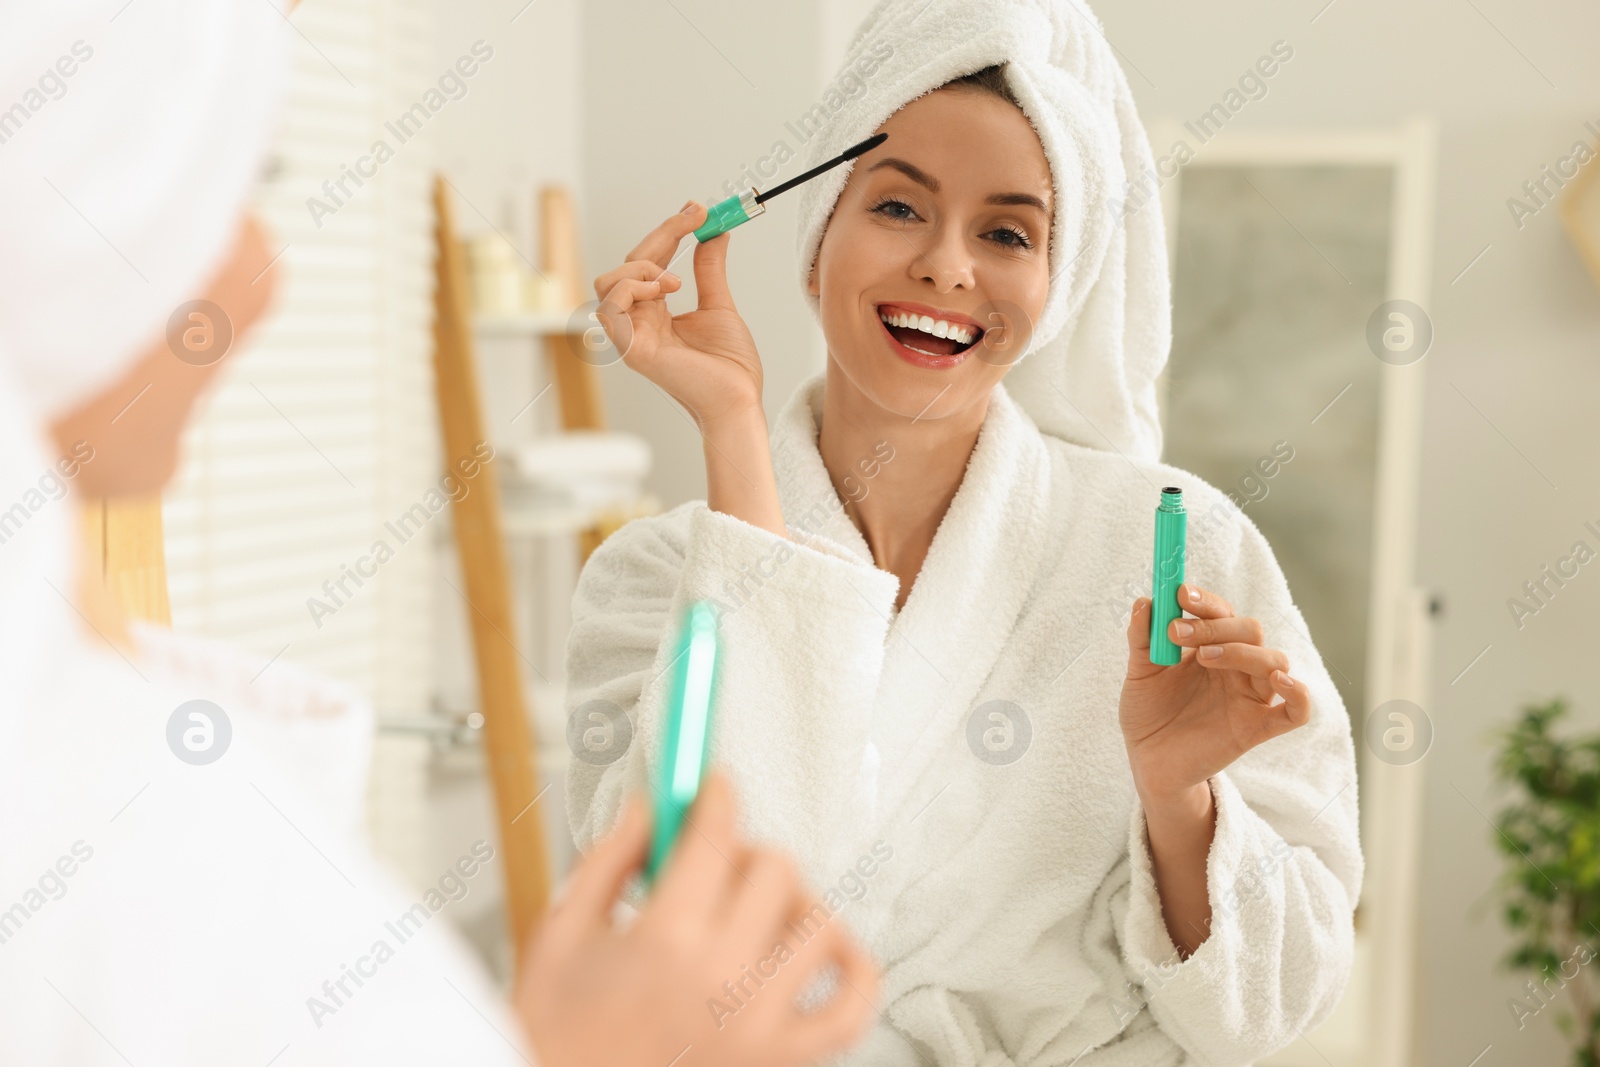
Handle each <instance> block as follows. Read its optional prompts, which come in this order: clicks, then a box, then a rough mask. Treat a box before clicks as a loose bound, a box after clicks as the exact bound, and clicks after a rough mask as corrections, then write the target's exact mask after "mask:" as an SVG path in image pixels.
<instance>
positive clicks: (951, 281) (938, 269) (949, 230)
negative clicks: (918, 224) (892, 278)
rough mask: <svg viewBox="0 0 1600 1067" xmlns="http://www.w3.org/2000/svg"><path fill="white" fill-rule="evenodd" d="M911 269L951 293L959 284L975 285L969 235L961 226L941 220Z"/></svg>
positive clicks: (919, 277) (962, 285)
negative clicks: (968, 240) (967, 235)
mask: <svg viewBox="0 0 1600 1067" xmlns="http://www.w3.org/2000/svg"><path fill="white" fill-rule="evenodd" d="M911 272H912V275H913V276H914V277H916V278H917V280H919V281H930V282H932V283H933V286H934V289H935V291H936V292H939V293H948V292H950V291H951V290H952V289H955V288H956V287H957V286H960V287H963V288H966V289H972V288H973V287H974V286H975V285H976V279H975V278H974V277H973V262H972V250H971V249H969V248H968V247H967V240H966V235H965V234H964V233H963V232H962V230H961V228H960V227H958V226H952V225H950V224H949V223H940V224H939V225H938V226H937V227H935V229H934V233H933V236H932V237H930V238H929V239H928V243H927V245H926V246H924V247H923V248H922V249H921V254H920V255H919V256H918V257H917V258H916V259H915V260H914V261H913V262H912V264H911Z"/></svg>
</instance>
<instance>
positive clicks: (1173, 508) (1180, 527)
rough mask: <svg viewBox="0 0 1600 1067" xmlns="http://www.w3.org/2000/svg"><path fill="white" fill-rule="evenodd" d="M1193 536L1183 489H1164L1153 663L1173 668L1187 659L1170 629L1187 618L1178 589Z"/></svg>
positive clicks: (1154, 578)
mask: <svg viewBox="0 0 1600 1067" xmlns="http://www.w3.org/2000/svg"><path fill="white" fill-rule="evenodd" d="M1188 536H1189V513H1188V512H1186V511H1185V510H1184V509H1183V490H1182V489H1174V488H1173V487H1171V486H1168V487H1167V488H1165V489H1163V490H1161V503H1160V505H1159V506H1158V507H1157V508H1156V551H1155V563H1154V567H1153V573H1152V574H1151V577H1150V597H1151V604H1150V662H1151V663H1160V664H1162V665H1163V666H1167V667H1170V666H1172V665H1173V664H1175V663H1177V662H1178V661H1179V660H1180V659H1182V658H1183V649H1182V647H1180V646H1179V645H1175V644H1173V643H1172V638H1170V637H1168V636H1167V627H1168V626H1169V625H1170V624H1171V623H1172V620H1173V619H1177V618H1181V617H1182V616H1183V609H1182V608H1180V607H1179V606H1178V586H1180V585H1182V584H1183V552H1184V544H1185V542H1186V541H1187V540H1188Z"/></svg>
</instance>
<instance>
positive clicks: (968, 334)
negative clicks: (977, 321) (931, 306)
mask: <svg viewBox="0 0 1600 1067" xmlns="http://www.w3.org/2000/svg"><path fill="white" fill-rule="evenodd" d="M878 317H879V318H880V319H882V320H883V321H884V322H886V323H888V324H889V325H890V326H902V327H906V328H908V329H912V330H921V331H922V332H923V333H925V334H928V335H930V336H932V337H948V338H952V339H953V340H955V341H956V342H957V343H958V344H963V345H964V344H970V343H971V342H972V338H973V337H974V332H973V329H972V327H970V326H961V325H958V324H956V323H953V322H949V321H947V320H945V319H934V318H932V317H931V316H928V315H912V314H909V313H907V312H892V313H891V312H885V311H880V312H878ZM918 351H921V350H920V349H919V350H918Z"/></svg>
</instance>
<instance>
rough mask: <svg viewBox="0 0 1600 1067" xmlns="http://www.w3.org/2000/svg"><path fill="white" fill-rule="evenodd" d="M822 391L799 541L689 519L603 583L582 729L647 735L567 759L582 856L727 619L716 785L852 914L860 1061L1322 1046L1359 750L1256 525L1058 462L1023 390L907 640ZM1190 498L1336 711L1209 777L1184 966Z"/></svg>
mask: <svg viewBox="0 0 1600 1067" xmlns="http://www.w3.org/2000/svg"><path fill="white" fill-rule="evenodd" d="M822 381H823V379H822V377H821V376H820V375H819V376H818V377H815V378H813V379H811V380H810V381H808V382H807V383H805V384H804V385H803V386H802V387H801V388H800V389H799V390H798V391H797V392H796V394H795V396H794V397H793V398H792V399H791V400H790V402H789V404H788V405H787V406H786V407H785V409H784V411H783V413H782V414H781V416H780V418H779V420H778V421H777V423H776V424H775V426H774V428H773V460H774V468H775V472H776V474H777V478H778V487H779V494H780V499H781V503H782V506H783V513H784V516H785V519H786V522H787V524H788V526H789V529H790V532H791V534H792V535H793V538H794V539H793V540H792V541H791V540H786V539H783V538H780V537H778V536H776V535H775V534H772V533H770V532H768V531H766V530H763V529H760V528H758V527H755V526H752V525H750V524H748V523H745V522H742V521H740V520H739V519H736V518H733V517H731V516H729V515H725V514H722V513H721V512H716V511H712V510H710V509H708V508H707V507H706V505H705V504H704V502H702V501H691V502H690V503H688V504H684V505H682V506H680V507H678V508H675V509H673V510H671V511H669V512H667V513H665V514H663V515H659V516H653V517H650V518H646V519H640V520H636V521H634V522H632V523H630V524H628V525H626V526H624V527H623V528H622V529H620V530H619V531H618V532H617V533H615V534H613V535H612V536H611V537H610V538H609V539H607V540H606V541H605V542H604V543H602V544H601V545H600V547H599V548H598V549H597V550H596V551H595V552H594V554H593V555H592V556H591V557H590V560H589V563H588V565H587V566H586V567H585V569H584V571H583V574H582V577H581V578H580V580H579V584H578V590H577V593H576V596H575V598H574V602H573V627H572V633H571V638H570V641H569V644H568V649H567V664H568V678H569V691H568V698H567V700H568V703H567V710H568V713H569V715H572V714H576V716H577V718H578V719H580V720H582V721H584V722H587V721H588V717H589V716H591V715H593V714H595V713H596V712H597V709H598V710H599V711H608V710H609V709H608V708H607V707H606V705H604V704H595V703H592V702H595V701H605V702H609V704H610V706H611V707H612V708H614V709H616V711H618V712H622V713H625V714H626V716H627V721H628V722H629V723H631V727H632V738H631V741H630V742H629V743H628V745H627V747H626V749H625V751H623V752H622V753H620V755H618V756H617V757H616V758H614V759H613V761H612V762H610V763H608V764H607V763H601V762H600V761H598V760H597V761H592V762H591V761H586V760H579V761H575V762H574V763H573V764H572V767H571V773H570V774H569V777H568V794H567V795H568V810H569V815H570V818H571V822H572V828H573V834H574V837H575V838H576V839H577V842H578V844H579V846H580V847H581V848H587V847H588V846H589V844H590V843H591V842H592V841H593V840H594V838H595V836H596V835H598V834H599V833H601V832H602V831H604V830H605V829H606V828H608V827H609V826H610V825H611V824H612V823H613V821H614V820H615V818H616V816H617V813H618V810H619V806H620V804H621V801H622V799H623V797H624V796H625V795H626V794H627V792H629V791H630V790H639V789H643V788H644V787H645V786H644V783H645V782H646V780H647V775H648V774H650V773H652V771H653V769H654V766H655V764H656V763H657V761H658V757H659V746H660V744H661V723H662V708H663V703H664V698H665V692H666V689H667V682H668V677H669V674H670V672H669V671H668V670H667V668H668V666H669V665H670V661H671V658H672V647H671V646H672V641H671V640H670V632H669V631H670V630H671V628H672V626H673V624H674V621H675V620H676V619H677V618H678V613H679V612H680V611H681V610H682V608H683V606H684V605H685V603H687V602H688V601H689V600H691V599H698V598H705V597H710V598H715V599H717V600H719V601H720V602H721V603H722V605H723V622H722V633H723V635H724V646H723V647H724V649H725V660H724V661H723V667H722V671H721V677H720V682H719V686H720V688H719V693H718V702H717V710H716V716H717V719H716V725H715V729H714V735H713V743H712V745H713V760H714V762H715V763H717V764H718V765H719V766H721V767H722V768H724V769H725V770H726V771H727V772H728V773H729V775H730V776H731V777H732V779H733V781H734V784H735V787H736V788H737V790H738V794H739V797H740V801H741V810H742V813H743V818H744V822H745V825H744V829H745V830H746V831H747V832H748V833H750V834H751V835H753V836H754V837H755V838H756V839H758V840H762V841H766V842H771V843H775V844H778V845H781V846H783V847H785V848H788V849H790V850H791V851H792V852H793V853H794V854H795V855H796V856H797V857H798V859H799V862H800V864H801V867H802V869H803V871H804V872H805V874H806V875H807V876H808V878H809V880H810V882H811V884H812V885H813V886H814V887H815V888H816V889H817V891H818V892H819V893H826V892H827V891H830V890H831V891H833V892H834V894H835V897H834V899H835V901H836V902H837V903H839V904H840V909H839V911H838V915H839V921H844V922H846V923H848V924H849V925H850V927H851V928H852V929H853V930H854V931H855V932H856V933H857V934H858V935H859V936H860V937H861V938H862V939H863V940H864V941H865V943H866V945H867V947H868V948H869V949H870V950H871V951H872V953H873V954H874V955H875V956H876V957H877V959H878V960H879V961H880V962H881V963H882V965H883V966H884V968H885V979H884V985H883V991H882V1008H883V1015H882V1019H881V1022H880V1023H879V1025H878V1026H876V1027H875V1028H874V1030H873V1031H872V1032H871V1034H870V1036H869V1037H868V1038H867V1040H866V1042H865V1044H864V1045H862V1046H861V1047H860V1048H859V1049H858V1050H857V1051H855V1052H853V1053H851V1054H850V1055H849V1056H848V1057H847V1058H846V1060H845V1062H847V1063H849V1064H851V1065H852V1067H856V1065H860V1067H867V1065H871V1067H924V1065H926V1064H930V1063H934V1064H938V1065H939V1067H1006V1065H1011V1064H1060V1065H1065V1064H1069V1063H1071V1064H1076V1067H1175V1065H1179V1064H1200V1065H1205V1067H1232V1065H1242V1064H1248V1063H1251V1062H1253V1061H1254V1060H1255V1059H1257V1058H1259V1057H1261V1056H1263V1055H1266V1054H1267V1053H1269V1052H1271V1051H1272V1050H1274V1049H1276V1048H1279V1047H1282V1046H1284V1045H1288V1044H1290V1043H1291V1042H1293V1041H1295V1040H1296V1039H1297V1038H1298V1037H1299V1035H1300V1034H1301V1033H1302V1032H1305V1031H1309V1030H1310V1029H1311V1027H1312V1026H1314V1025H1315V1024H1316V1023H1317V1022H1319V1021H1320V1020H1322V1019H1324V1018H1326V1017H1327V1015H1328V1014H1329V1013H1330V1012H1331V1011H1332V1010H1333V1007H1334V1005H1335V1003H1336V1002H1337V1000H1338V998H1339V996H1340V993H1341V992H1342V990H1343V988H1344V985H1345V982H1346V980H1347V978H1348V975H1349V972H1350V968H1351V964H1352V957H1353V936H1354V935H1353V930H1352V922H1351V913H1352V909H1353V907H1354V902H1355V900H1356V898H1357V894H1358V893H1359V890H1360V884H1361V876H1362V858H1361V851H1360V843H1359V832H1358V820H1357V815H1356V789H1355V753H1354V749H1353V746H1352V743H1351V733H1350V724H1349V719H1348V717H1347V715H1346V712H1345V708H1344V705H1343V703H1342V701H1341V700H1340V697H1339V691H1338V690H1337V689H1336V688H1335V687H1334V684H1333V681H1332V679H1331V678H1330V677H1329V673H1328V670H1327V668H1326V667H1325V666H1324V665H1323V662H1322V659H1321V657H1320V656H1319V655H1318V653H1317V650H1316V647H1315V645H1314V644H1313V643H1312V640H1311V636H1310V634H1309V633H1308V631H1307V628H1306V623H1305V619H1304V618H1303V617H1302V616H1301V614H1300V611H1299V610H1298V608H1296V606H1295V604H1294V601H1293V599H1292V597H1291V596H1290V594H1289V589H1288V587H1287V585H1286V584H1285V582H1284V577H1283V572H1282V570H1281V569H1280V568H1279V566H1278V563H1277V560H1276V559H1275V558H1274V556H1273V553H1272V549H1271V548H1270V547H1269V546H1268V544H1267V542H1266V540H1265V539H1264V538H1263V537H1262V536H1261V533H1260V531H1258V530H1257V529H1256V527H1255V525H1254V523H1252V522H1251V521H1250V520H1249V518H1248V517H1246V516H1245V515H1244V514H1243V513H1242V512H1240V511H1239V510H1238V509H1237V508H1235V507H1233V506H1232V504H1231V503H1230V502H1229V501H1228V499H1227V497H1226V495H1225V494H1223V493H1222V492H1221V491H1220V490H1218V489H1216V488H1214V487H1213V486H1210V485H1208V484H1206V483H1205V482H1203V481H1202V480H1200V479H1199V478H1197V477H1196V476H1194V475H1193V474H1191V473H1189V472H1187V471H1183V470H1179V469H1177V468H1174V467H1171V466H1168V465H1166V464H1162V463H1158V462H1153V461H1147V460H1141V459H1134V458H1131V457H1127V458H1125V457H1123V456H1119V455H1117V454H1116V453H1115V452H1112V451H1109V450H1106V449H1091V448H1084V447H1081V446H1079V445H1075V444H1071V443H1068V442H1065V441H1061V440H1059V439H1057V438H1053V437H1049V436H1047V435H1044V434H1041V433H1040V432H1039V430H1038V428H1037V427H1036V426H1035V425H1034V423H1033V422H1032V420H1031V419H1030V418H1029V417H1028V416H1027V414H1026V413H1025V412H1024V411H1023V410H1022V409H1021V408H1020V406H1019V405H1018V404H1017V403H1016V402H1015V401H1014V400H1013V399H1012V397H1011V395H1010V393H1009V392H1008V390H1007V389H1006V388H1005V387H1004V385H1002V386H1000V387H997V388H996V390H995V392H994V395H993V397H992V398H991V400H990V405H989V411H988V413H987V416H986V419H985V422H984V425H983V429H982V431H981V433H980V435H979V438H978V442H977V445H976V447H975V449H974V450H973V454H972V458H971V460H970V463H969V466H968V468H967V473H966V476H965V477H964V479H963V480H962V483H961V486H960V489H959V490H958V491H957V493H956V495H955V497H954V499H953V500H952V502H951V505H950V509H949V511H948V513H947V514H946V515H945V517H944V520H943V522H942V523H941V525H940V526H939V529H938V532H937V534H936V535H935V537H934V540H933V543H932V545H931V546H930V548H929V552H928V556H927V559H926V561H925V562H924V563H923V567H922V571H921V573H920V574H919V575H918V577H917V580H916V584H915V586H914V587H913V589H912V591H911V595H910V597H909V598H908V599H907V601H906V603H905V605H904V607H903V608H902V609H901V610H900V611H899V612H896V611H895V610H894V602H895V597H896V592H897V590H898V586H899V581H898V579H897V578H896V577H895V576H894V575H893V574H890V573H888V572H886V571H882V570H879V569H877V568H876V567H875V566H874V565H873V562H872V556H871V553H870V551H869V550H868V548H867V545H866V542H865V541H864V540H863V539H862V537H861V534H860V533H859V532H858V531H857V530H856V528H855V526H854V525H852V524H851V522H850V519H849V518H848V517H847V516H846V515H845V514H844V511H843V504H842V503H841V501H840V499H839V497H838V494H837V493H836V492H835V490H834V488H833V484H832V482H831V480H830V479H829V476H828V473H827V470H826V469H825V468H824V466H823V463H822V457H821V455H820V454H819V452H818V449H817V440H816V438H817V415H818V414H819V413H820V410H821V401H822ZM891 450H892V442H891ZM881 458H882V457H880V459H881ZM888 462H890V463H893V462H895V461H894V460H893V459H892V458H890V459H889V460H888ZM1166 485H1180V486H1182V487H1183V488H1184V495H1185V497H1186V499H1187V501H1188V505H1189V508H1190V510H1191V518H1190V534H1189V553H1188V573H1189V575H1190V577H1191V578H1192V579H1193V580H1194V581H1195V582H1196V583H1197V584H1199V585H1202V586H1204V587H1206V588H1209V589H1212V590H1215V591H1216V592H1217V593H1218V594H1220V595H1221V596H1223V597H1225V598H1227V599H1228V600H1230V601H1231V602H1232V603H1233V605H1234V607H1235V610H1236V611H1237V612H1238V613H1239V614H1241V615H1249V616H1253V617H1255V618H1258V619H1260V620H1261V623H1262V625H1263V627H1264V628H1265V635H1266V641H1267V643H1268V644H1269V645H1271V646H1273V647H1276V648H1280V649H1282V650H1284V651H1285V652H1286V653H1287V655H1288V657H1289V662H1290V668H1291V671H1292V672H1293V674H1294V676H1295V677H1296V678H1298V679H1300V680H1301V682H1302V683H1303V684H1304V685H1306V686H1307V687H1308V690H1309V692H1310V694H1311V698H1312V702H1313V708H1314V710H1313V713H1312V718H1311V721H1310V722H1309V723H1308V724H1307V725H1305V726H1303V727H1301V728H1300V729H1298V730H1295V731H1292V732H1291V733H1289V734H1287V735H1285V736H1282V737H1278V738H1275V739H1273V740H1271V741H1268V742H1267V743H1266V744H1264V745H1261V746H1260V747H1258V748H1256V749H1255V750H1253V751H1251V752H1249V753H1247V754H1246V755H1245V756H1244V757H1242V758H1241V759H1239V760H1238V761H1236V762H1235V763H1234V764H1233V765H1232V766H1230V767H1229V768H1227V769H1226V770H1225V771H1223V772H1222V773H1220V774H1218V775H1217V776H1216V777H1215V778H1213V779H1212V783H1211V784H1212V791H1213V794H1214V796H1215V798H1216V807H1217V822H1216V835H1215V840H1214V844H1213V846H1212V849H1211V853H1210V857H1209V859H1208V864H1207V878H1208V882H1209V886H1210V890H1211V902H1212V910H1213V916H1214V925H1213V927H1212V930H1211V933H1210V936H1209V938H1208V939H1207V940H1206V941H1205V943H1204V944H1203V945H1202V946H1201V947H1200V949H1199V950H1198V951H1197V952H1196V953H1195V954H1194V955H1193V956H1191V957H1190V958H1189V959H1188V960H1186V961H1183V962H1181V963H1180V962H1178V960H1177V957H1176V949H1175V948H1174V947H1173V944H1172V942H1171V939H1170V938H1169V936H1168V933H1167V929H1166V925H1165V923H1164V921H1163V919H1162V915H1161V905H1160V899H1159V897H1158V896H1157V894H1156V891H1155V888H1154V884H1153V882H1152V880H1151V875H1150V855H1149V849H1148V845H1147V844H1146V841H1145V833H1144V822H1143V813H1142V810H1141V808H1140V807H1139V805H1138V801H1137V794H1136V792H1135V791H1134V788H1133V783H1132V780H1131V777H1130V772H1129V769H1128V760H1127V753H1126V749H1125V747H1124V744H1123V739H1122V733H1121V729H1120V726H1119V724H1118V713H1117V708H1118V698H1119V694H1120V692H1121V688H1122V680H1123V676H1124V674H1125V672H1126V668H1127V661H1128V651H1127V639H1126V636H1125V632H1126V626H1127V615H1126V612H1127V611H1128V609H1129V608H1130V607H1131V604H1132V601H1133V598H1134V596H1135V595H1136V594H1138V593H1141V592H1146V591H1148V585H1149V580H1150V544H1151V542H1150V537H1151V530H1152V527H1153V522H1154V517H1153V516H1154V509H1155V504H1156V501H1157V499H1158V497H1159V487H1161V486H1166ZM996 701H1004V702H1007V703H1005V704H995V703H993V702H996ZM1018 709H1020V714H1019V713H1018ZM998 712H1003V713H1004V714H1003V715H1002V717H1001V718H999V719H995V718H992V717H991V716H992V715H993V714H995V713H998ZM1023 716H1025V717H1026V723H1027V726H1026V727H1024V726H1023V721H1024V719H1023ZM609 717H610V718H611V720H612V722H613V723H614V724H620V723H621V722H622V720H621V718H620V717H618V716H617V715H616V714H615V712H613V713H612V714H611V715H610V716H609ZM1007 719H1009V720H1010V726H1011V731H1012V732H1011V735H1010V739H1011V743H1012V744H1013V745H1018V746H1021V744H1022V742H1021V740H1020V739H1021V738H1022V737H1023V736H1024V735H1025V734H1031V738H1030V739H1029V740H1028V741H1027V744H1026V747H1025V748H1021V749H1020V751H1021V753H1022V754H1021V756H1020V758H1018V759H1016V760H1015V761H1014V762H1010V763H1006V762H1003V761H1002V757H1000V756H996V755H995V754H993V753H991V751H990V750H991V747H993V746H992V744H990V743H989V742H994V741H998V742H1000V743H1001V746H1000V747H1002V748H1003V747H1004V744H1003V742H1004V741H1005V734H1004V731H1005V727H1006V720H1007ZM990 730H998V731H1000V733H999V734H998V735H996V736H993V737H990V738H988V739H987V740H986V738H985V734H986V733H987V732H988V731H990ZM619 734H622V731H621V730H619ZM980 753H983V754H984V755H980ZM986 756H987V757H988V758H985V757H986ZM886 854H887V855H886ZM852 898H855V899H852ZM824 900H825V902H826V900H827V898H826V897H824ZM730 978H733V979H737V978H738V976H737V975H731V976H730ZM756 995H760V994H759V993H757V994H756Z"/></svg>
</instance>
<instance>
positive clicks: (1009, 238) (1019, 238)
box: [993, 226, 1033, 248]
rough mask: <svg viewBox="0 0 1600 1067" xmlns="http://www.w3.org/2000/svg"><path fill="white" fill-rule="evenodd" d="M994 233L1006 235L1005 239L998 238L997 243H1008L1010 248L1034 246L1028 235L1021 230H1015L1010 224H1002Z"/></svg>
mask: <svg viewBox="0 0 1600 1067" xmlns="http://www.w3.org/2000/svg"><path fill="white" fill-rule="evenodd" d="M993 233H995V234H1002V235H1004V239H1003V240H997V241H996V242H995V243H996V244H1001V245H1006V246H1007V247H1009V248H1032V247H1033V243H1032V242H1031V241H1029V240H1028V235H1027V234H1025V233H1023V232H1022V231H1021V230H1013V229H1012V228H1011V227H1009V226H1002V227H1000V228H999V229H998V230H994V231H993Z"/></svg>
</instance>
